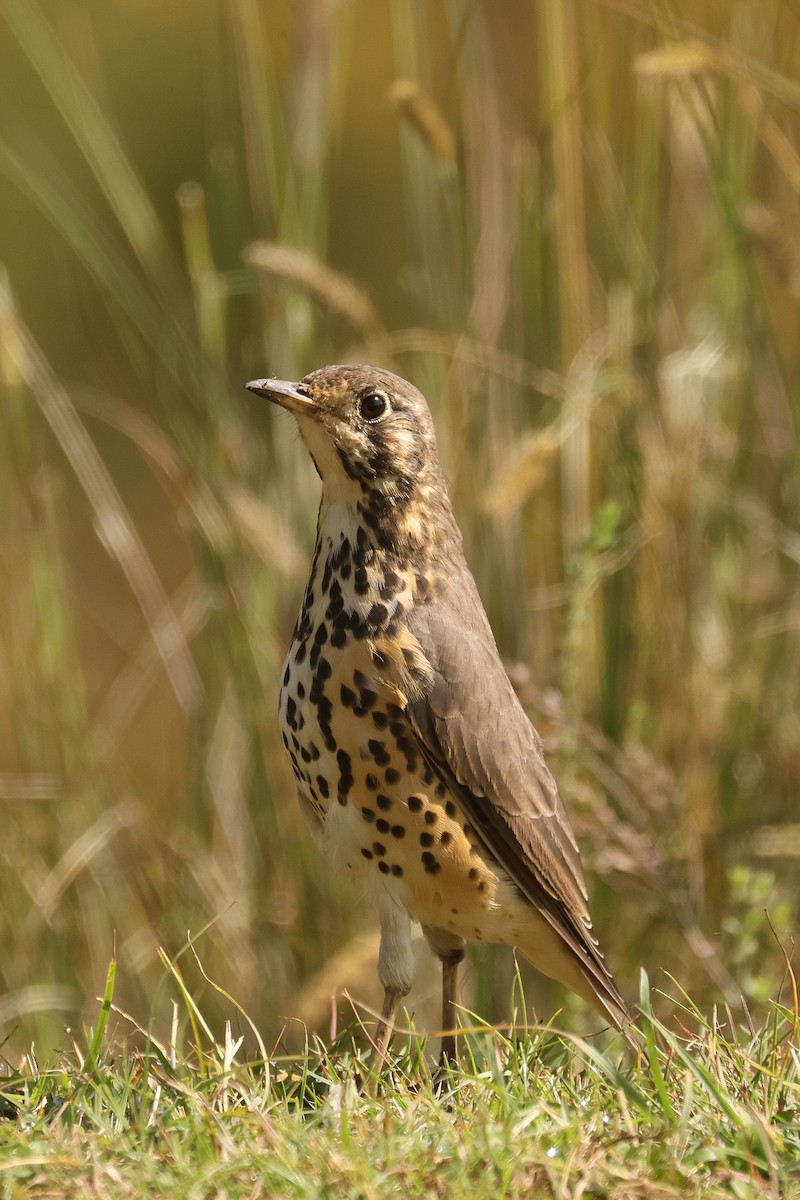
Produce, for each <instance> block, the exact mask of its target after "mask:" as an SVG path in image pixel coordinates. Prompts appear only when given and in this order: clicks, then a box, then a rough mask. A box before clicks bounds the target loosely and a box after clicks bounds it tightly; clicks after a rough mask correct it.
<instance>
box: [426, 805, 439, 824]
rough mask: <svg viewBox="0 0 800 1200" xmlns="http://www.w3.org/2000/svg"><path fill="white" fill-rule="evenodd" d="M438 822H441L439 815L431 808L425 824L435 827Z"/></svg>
mask: <svg viewBox="0 0 800 1200" xmlns="http://www.w3.org/2000/svg"><path fill="white" fill-rule="evenodd" d="M438 820H439V814H438V813H437V812H435V811H434V809H432V808H429V809H428V811H427V812H426V813H425V824H426V825H435V824H436V822H437V821H438Z"/></svg>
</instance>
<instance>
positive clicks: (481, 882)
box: [478, 879, 486, 892]
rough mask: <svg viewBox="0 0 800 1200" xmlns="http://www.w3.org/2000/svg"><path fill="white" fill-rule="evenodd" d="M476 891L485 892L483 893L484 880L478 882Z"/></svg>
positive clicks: (484, 888) (484, 889)
mask: <svg viewBox="0 0 800 1200" xmlns="http://www.w3.org/2000/svg"><path fill="white" fill-rule="evenodd" d="M478 891H479V892H485V891H486V880H485V879H482V880H481V881H480V883H479V884H478Z"/></svg>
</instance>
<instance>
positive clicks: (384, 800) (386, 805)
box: [375, 792, 392, 812]
mask: <svg viewBox="0 0 800 1200" xmlns="http://www.w3.org/2000/svg"><path fill="white" fill-rule="evenodd" d="M375 803H376V804H377V806H378V808H380V809H382V811H383V812H388V811H389V809H390V808H391V807H392V802H391V800H390V799H389V797H388V796H384V794H383V792H378V795H377V796H376V797H375Z"/></svg>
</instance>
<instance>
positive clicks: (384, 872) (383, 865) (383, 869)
mask: <svg viewBox="0 0 800 1200" xmlns="http://www.w3.org/2000/svg"><path fill="white" fill-rule="evenodd" d="M378 870H379V871H380V872H381V874H382V875H388V874H389V864H388V863H385V862H383V861H381V862H379V863H378Z"/></svg>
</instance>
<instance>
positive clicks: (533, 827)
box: [406, 578, 627, 1023]
mask: <svg viewBox="0 0 800 1200" xmlns="http://www.w3.org/2000/svg"><path fill="white" fill-rule="evenodd" d="M459 587H460V589H461V590H460V594H459V602H458V607H457V610H451V609H449V608H446V607H444V606H442V605H437V604H436V603H435V602H434V603H433V604H431V605H428V606H426V607H425V608H424V609H422V610H417V612H416V613H415V614H414V616H412V617H411V620H410V622H409V627H410V631H411V632H412V633H413V634H414V636H415V637H416V639H417V642H418V644H419V645H420V646H421V647H422V646H424V647H425V651H424V653H425V657H426V659H427V663H428V666H429V667H430V670H429V671H427V672H426V674H427V681H426V684H425V685H424V694H423V695H422V696H421V697H418V698H416V699H410V701H409V703H408V706H407V708H406V714H407V717H408V719H409V721H410V722H411V725H412V728H413V730H414V732H415V734H416V737H417V739H418V741H419V744H420V747H421V750H422V753H423V755H424V757H425V759H426V761H427V762H428V763H429V765H430V766H431V768H432V769H433V770H434V771H435V772H436V774H437V775H438V776H439V778H440V779H442V781H443V782H444V783H445V785H446V786H447V787H448V789H449V790H450V791H451V792H452V793H453V795H454V797H455V798H456V799H457V801H458V803H459V804H460V806H461V808H462V809H463V810H464V813H465V814H466V816H467V817H468V819H469V821H470V823H471V824H472V826H473V828H474V830H475V833H476V835H477V836H478V838H479V839H480V841H481V842H482V844H483V846H484V847H485V849H486V850H487V852H488V853H489V855H490V856H491V857H492V858H494V859H495V860H496V861H497V862H498V863H499V864H500V865H501V866H502V867H503V868H504V869H505V871H506V872H507V873H508V875H509V876H510V877H511V879H512V880H513V882H514V883H515V884H516V885H517V887H518V888H519V889H520V891H521V892H522V893H523V895H525V896H526V897H527V899H528V900H529V901H530V902H531V904H533V905H535V907H536V908H537V909H538V910H539V911H540V912H541V913H542V915H543V916H544V917H545V918H546V919H547V920H548V921H549V922H550V924H551V925H552V926H553V928H554V929H555V930H556V932H557V933H558V934H559V935H560V936H561V938H562V939H563V941H564V943H565V944H566V945H567V946H568V947H569V948H570V950H571V951H572V953H573V954H574V955H575V957H576V959H577V960H578V963H579V964H580V966H581V968H582V969H583V971H584V973H585V974H586V976H587V977H588V978H589V979H590V981H591V983H592V985H593V987H594V989H595V991H596V992H597V994H598V997H599V998H600V999H601V1001H602V1002H603V1004H604V1007H606V1008H607V1009H608V1010H609V1011H610V1014H611V1015H612V1017H613V1018H614V1019H615V1020H616V1021H617V1022H618V1023H622V1022H624V1020H625V1019H626V1017H627V1014H626V1010H625V1005H624V1003H623V1001H622V999H621V997H620V995H619V993H618V992H617V989H616V987H615V985H614V983H613V980H612V979H611V975H610V973H609V971H608V969H607V967H606V965H605V963H604V961H603V957H602V955H601V954H600V951H599V949H598V947H597V942H596V941H595V939H594V937H593V936H592V933H591V929H592V922H591V917H590V915H589V907H588V903H587V899H588V897H587V891H586V884H585V882H584V877H583V870H582V868H581V862H580V855H579V852H578V846H577V843H576V842H575V838H574V836H573V833H572V830H571V828H570V824H569V818H568V817H567V813H566V810H565V808H564V805H563V802H562V800H561V797H560V796H559V794H558V789H557V787H556V784H555V781H554V779H553V777H552V775H551V774H550V771H549V770H548V768H547V765H546V763H545V761H544V755H543V752H542V746H541V742H540V740H539V736H538V734H537V733H536V730H535V729H534V728H533V726H532V725H531V723H530V721H529V720H528V717H527V716H526V714H525V711H524V709H523V708H522V705H521V704H520V702H519V699H518V697H517V695H516V693H515V691H514V689H513V687H512V685H511V682H510V680H509V678H508V676H507V674H506V671H505V668H504V667H503V664H502V662H501V660H500V656H499V654H498V652H497V648H496V646H495V643H494V637H493V635H492V632H491V629H490V627H489V623H488V621H487V619H486V616H485V614H484V611H483V606H482V605H481V603H480V599H479V597H478V594H477V590H476V589H475V586H474V583H473V582H472V580H471V578H470V579H469V582H468V584H467V585H466V587H465V586H464V585H463V584H462V583H461V580H459Z"/></svg>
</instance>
